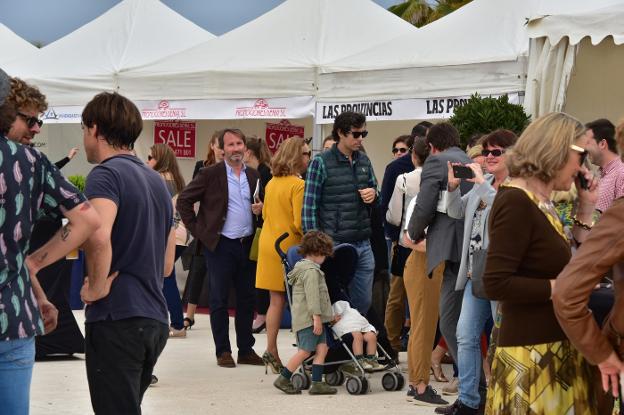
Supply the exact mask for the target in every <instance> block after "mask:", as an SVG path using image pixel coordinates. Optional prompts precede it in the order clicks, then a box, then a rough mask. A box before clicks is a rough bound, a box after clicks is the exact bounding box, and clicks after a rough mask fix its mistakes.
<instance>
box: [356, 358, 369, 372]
mask: <svg viewBox="0 0 624 415" xmlns="http://www.w3.org/2000/svg"><path fill="white" fill-rule="evenodd" d="M358 363H359V364H360V366H362V369H364V370H365V371H367V372H369V371H372V370H373V365H371V364H370V363H369V361H368V359H366V358H362V359H358Z"/></svg>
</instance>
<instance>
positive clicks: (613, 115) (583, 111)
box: [563, 38, 624, 124]
mask: <svg viewBox="0 0 624 415" xmlns="http://www.w3.org/2000/svg"><path fill="white" fill-rule="evenodd" d="M622 73H624V45H615V44H614V43H613V39H612V38H606V39H605V40H603V41H602V42H600V43H599V44H598V45H596V46H594V45H592V44H591V41H590V39H589V38H586V39H583V40H582V41H581V43H580V45H579V51H578V54H577V57H576V65H575V66H574V69H573V70H572V74H571V77H570V83H569V86H568V91H567V96H566V101H565V106H564V107H563V110H564V111H565V112H567V113H569V114H571V115H573V116H575V117H577V118H578V119H580V120H581V121H582V122H583V123H586V122H589V121H592V120H595V119H598V118H607V119H609V120H611V122H613V123H614V124H617V122H618V121H620V120H621V119H622V117H623V116H624V105H622V103H623V102H624V83H623V82H622Z"/></svg>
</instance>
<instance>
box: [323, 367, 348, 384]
mask: <svg viewBox="0 0 624 415" xmlns="http://www.w3.org/2000/svg"><path fill="white" fill-rule="evenodd" d="M325 382H327V384H328V385H330V386H340V385H342V384H343V383H344V375H343V374H342V372H341V371H340V370H336V371H335V372H331V373H328V374H326V375H325Z"/></svg>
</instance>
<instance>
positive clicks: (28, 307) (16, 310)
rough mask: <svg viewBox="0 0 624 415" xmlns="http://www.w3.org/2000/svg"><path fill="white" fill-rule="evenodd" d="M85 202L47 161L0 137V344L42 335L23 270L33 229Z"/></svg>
mask: <svg viewBox="0 0 624 415" xmlns="http://www.w3.org/2000/svg"><path fill="white" fill-rule="evenodd" d="M85 200H86V199H85V197H84V196H83V195H82V194H80V193H79V192H78V190H77V189H76V188H75V187H74V186H73V185H72V184H71V183H69V182H68V181H67V180H65V178H64V177H63V175H62V174H61V172H60V171H59V170H58V169H57V168H56V166H54V164H52V163H50V161H49V160H48V159H47V158H46V156H45V155H43V154H41V153H40V152H39V151H38V150H36V149H34V148H30V147H25V146H22V145H20V144H16V143H14V142H12V141H9V140H7V139H6V138H5V137H3V136H1V135H0V341H6V340H15V339H22V338H27V337H32V336H34V335H38V334H43V321H42V319H41V314H40V312H39V308H38V307H37V302H36V300H35V296H34V293H33V290H32V283H31V280H30V275H29V273H28V269H27V268H26V267H25V266H24V259H25V258H26V254H27V253H28V250H29V245H30V238H31V232H32V229H33V225H34V222H35V221H36V220H37V218H39V217H40V216H43V215H44V214H47V213H54V214H57V215H59V214H60V208H63V209H65V210H71V209H73V208H74V207H76V206H77V205H79V204H80V203H82V202H84V201H85Z"/></svg>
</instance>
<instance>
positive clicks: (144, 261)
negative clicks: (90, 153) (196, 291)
mask: <svg viewBox="0 0 624 415" xmlns="http://www.w3.org/2000/svg"><path fill="white" fill-rule="evenodd" d="M85 193H86V194H87V197H88V198H89V199H96V198H104V199H108V200H111V201H112V202H114V203H115V204H116V205H117V216H116V218H115V223H114V224H113V229H112V234H111V244H112V247H113V257H112V261H111V273H112V272H115V271H119V275H118V276H117V278H116V279H115V281H114V282H113V285H112V286H111V291H110V294H109V295H108V296H106V297H104V298H103V299H101V300H99V301H96V302H94V303H93V304H91V305H89V306H87V308H86V321H87V323H91V322H95V321H101V320H106V319H111V320H122V319H126V318H131V317H146V318H152V319H154V320H158V321H161V322H162V323H164V324H167V325H168V324H169V314H168V312H167V304H166V302H165V298H164V297H163V293H162V286H163V283H164V267H165V251H166V248H167V239H168V237H169V232H170V231H171V227H172V225H173V205H172V203H171V196H170V195H169V191H168V190H167V187H166V186H165V182H164V180H163V179H162V177H161V176H160V174H158V173H157V172H156V171H154V170H152V169H151V168H150V167H149V166H147V165H146V164H145V163H143V162H142V161H141V160H139V159H138V158H136V157H134V156H131V155H125V154H124V155H118V156H114V157H111V158H108V159H106V160H104V161H103V162H102V163H101V164H99V165H97V166H96V167H94V168H93V170H91V173H89V176H88V177H87V183H86V190H85Z"/></svg>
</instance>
